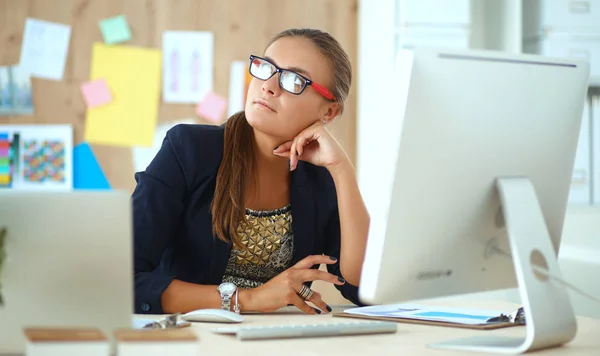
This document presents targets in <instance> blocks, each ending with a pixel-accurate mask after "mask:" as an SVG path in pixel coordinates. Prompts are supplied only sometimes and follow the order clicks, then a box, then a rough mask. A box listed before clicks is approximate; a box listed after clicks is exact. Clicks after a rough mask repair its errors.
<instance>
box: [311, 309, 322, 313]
mask: <svg viewBox="0 0 600 356" xmlns="http://www.w3.org/2000/svg"><path fill="white" fill-rule="evenodd" d="M313 309H314V310H315V311H316V312H317V314H321V311H320V310H319V309H317V308H313Z"/></svg>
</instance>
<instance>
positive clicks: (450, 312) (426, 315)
mask: <svg viewBox="0 0 600 356" xmlns="http://www.w3.org/2000/svg"><path fill="white" fill-rule="evenodd" d="M344 313H347V314H353V315H362V316H367V317H385V318H398V319H414V320H425V321H436V322H444V323H454V324H462V325H482V324H488V322H487V320H488V319H491V318H494V317H497V316H498V314H499V312H498V311H494V310H483V309H465V308H452V307H439V306H425V305H419V304H389V305H375V306H368V307H361V308H353V309H346V310H344Z"/></svg>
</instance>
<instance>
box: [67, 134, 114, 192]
mask: <svg viewBox="0 0 600 356" xmlns="http://www.w3.org/2000/svg"><path fill="white" fill-rule="evenodd" d="M73 187H74V188H75V189H110V184H109V183H108V180H107V179H106V176H104V172H102V168H101V167H100V165H99V164H98V161H97V160H96V156H94V152H92V148H91V147H90V146H89V145H88V144H87V143H81V144H79V145H77V146H75V148H74V149H73Z"/></svg>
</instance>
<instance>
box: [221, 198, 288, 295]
mask: <svg viewBox="0 0 600 356" xmlns="http://www.w3.org/2000/svg"><path fill="white" fill-rule="evenodd" d="M246 222H247V223H246V224H244V225H243V226H242V224H240V227H239V228H238V235H239V236H240V240H241V242H242V244H243V245H244V246H245V247H247V250H242V249H236V248H233V249H232V250H231V254H230V256H229V261H228V262H227V267H226V268H225V275H224V276H223V282H232V283H234V284H235V285H236V286H237V287H238V288H245V289H249V288H255V287H258V286H260V285H262V284H264V283H266V282H267V281H269V280H270V279H271V278H273V277H275V276H276V275H278V274H279V273H281V272H283V271H285V270H286V269H288V268H290V267H291V266H292V258H293V255H294V244H293V242H294V233H293V231H292V210H291V205H289V204H288V205H286V206H285V207H283V208H281V209H276V210H267V211H257V210H252V209H246Z"/></svg>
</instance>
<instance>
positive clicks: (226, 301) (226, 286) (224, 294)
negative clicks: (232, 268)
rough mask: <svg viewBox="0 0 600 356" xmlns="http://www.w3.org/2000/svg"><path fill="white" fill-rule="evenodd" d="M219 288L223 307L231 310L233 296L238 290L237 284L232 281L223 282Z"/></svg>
mask: <svg viewBox="0 0 600 356" xmlns="http://www.w3.org/2000/svg"><path fill="white" fill-rule="evenodd" d="M217 290H218V291H219V293H221V309H223V310H231V297H232V296H233V294H234V293H235V292H236V291H237V287H236V286H235V284H233V283H231V282H225V283H221V284H220V285H219V287H218V288H217ZM236 296H237V294H236Z"/></svg>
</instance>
